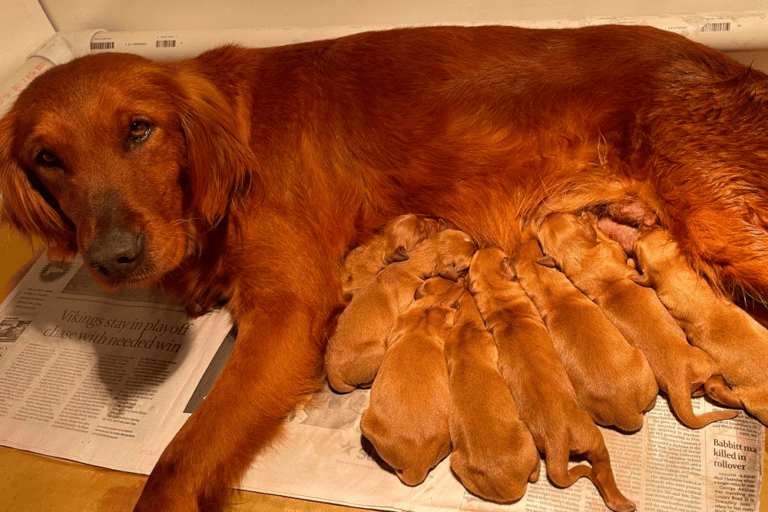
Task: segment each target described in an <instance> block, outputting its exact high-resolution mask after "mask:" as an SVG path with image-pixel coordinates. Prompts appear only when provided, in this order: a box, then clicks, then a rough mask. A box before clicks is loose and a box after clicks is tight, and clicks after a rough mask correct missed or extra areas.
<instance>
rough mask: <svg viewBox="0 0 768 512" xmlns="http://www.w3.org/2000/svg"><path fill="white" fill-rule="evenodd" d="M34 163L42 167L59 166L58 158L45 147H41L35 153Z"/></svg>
mask: <svg viewBox="0 0 768 512" xmlns="http://www.w3.org/2000/svg"><path fill="white" fill-rule="evenodd" d="M35 163H36V164H37V165H40V166H43V167H55V168H58V167H61V162H60V161H59V158H58V157H57V156H56V155H54V154H53V153H51V152H50V151H48V150H46V149H43V150H42V151H40V152H38V153H37V156H36V157H35Z"/></svg>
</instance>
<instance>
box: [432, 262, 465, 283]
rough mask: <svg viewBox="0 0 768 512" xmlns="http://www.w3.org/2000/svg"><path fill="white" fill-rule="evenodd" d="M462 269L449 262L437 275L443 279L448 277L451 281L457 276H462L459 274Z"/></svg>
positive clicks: (457, 277) (456, 278)
mask: <svg viewBox="0 0 768 512" xmlns="http://www.w3.org/2000/svg"><path fill="white" fill-rule="evenodd" d="M462 270H463V269H462ZM462 270H459V269H458V268H456V264H455V263H451V264H450V265H449V266H447V267H445V268H444V269H443V270H442V271H441V272H439V273H438V274H437V275H438V276H440V277H442V278H444V279H450V280H451V281H458V280H459V278H460V277H462V276H461V272H462Z"/></svg>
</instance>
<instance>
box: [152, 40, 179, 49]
mask: <svg viewBox="0 0 768 512" xmlns="http://www.w3.org/2000/svg"><path fill="white" fill-rule="evenodd" d="M175 47H176V40H175V39H170V40H168V41H155V48H175Z"/></svg>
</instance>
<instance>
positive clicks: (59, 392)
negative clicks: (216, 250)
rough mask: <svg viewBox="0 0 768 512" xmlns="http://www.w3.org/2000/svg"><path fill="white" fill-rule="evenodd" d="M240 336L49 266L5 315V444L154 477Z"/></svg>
mask: <svg viewBox="0 0 768 512" xmlns="http://www.w3.org/2000/svg"><path fill="white" fill-rule="evenodd" d="M231 327H232V323H231V320H230V318H229V315H228V314H226V313H224V312H222V311H218V312H213V313H211V314H208V315H206V316H203V317H201V318H199V319H196V320H190V319H188V318H187V315H186V312H185V310H184V308H183V307H182V306H181V305H180V304H178V303H174V302H173V301H171V300H170V299H168V298H167V297H164V296H162V295H159V294H153V293H149V292H146V291H141V290H125V291H120V292H116V293H111V294H106V293H104V292H102V291H101V290H100V289H99V288H98V287H97V286H96V284H95V282H94V281H93V280H92V278H91V276H90V274H89V273H88V271H87V269H86V268H85V267H84V265H83V264H82V261H81V260H74V261H71V262H65V263H63V264H59V265H54V264H51V263H48V262H47V261H46V260H45V258H44V257H43V258H40V259H39V260H38V261H37V263H36V264H35V265H34V266H33V267H32V268H31V270H30V271H29V273H28V274H27V275H26V277H25V278H24V279H23V280H22V282H21V283H20V284H19V286H17V288H16V289H15V290H14V291H13V292H12V294H11V295H10V296H9V297H8V299H7V300H6V301H5V302H3V304H2V305H0V443H1V444H3V445H6V446H10V447H13V448H21V449H25V450H29V451H34V452H38V453H42V454H46V455H53V456H58V457H63V458H67V459H73V460H77V461H80V462H86V463H90V464H95V465H99V466H106V467H110V468H113V469H121V470H126V471H133V472H140V473H148V472H149V471H151V469H152V466H153V465H154V463H155V462H156V461H157V459H158V457H159V456H160V453H161V452H162V450H163V448H164V447H165V445H166V444H167V443H168V442H169V441H170V439H171V438H172V437H173V435H174V434H175V433H176V432H177V431H178V429H179V428H180V427H181V425H182V424H183V422H184V420H185V419H186V416H188V414H186V415H185V414H184V409H185V407H186V405H181V404H180V401H184V400H186V401H189V399H190V397H191V396H192V394H193V393H194V392H195V388H196V386H197V384H198V382H200V381H201V379H202V378H203V376H204V375H205V370H206V367H207V366H208V364H209V363H210V362H211V361H212V360H213V359H214V356H215V355H216V353H217V351H218V350H219V348H220V347H221V346H222V340H224V338H225V336H226V335H227V332H228V331H229V329H230V328H231ZM214 378H215V377H214ZM208 380H209V381H210V382H212V380H213V379H211V378H209V379H208ZM199 394H200V393H199V392H198V395H199ZM197 400H200V398H199V397H198V398H197Z"/></svg>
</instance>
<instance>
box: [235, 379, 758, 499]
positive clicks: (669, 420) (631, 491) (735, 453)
mask: <svg viewBox="0 0 768 512" xmlns="http://www.w3.org/2000/svg"><path fill="white" fill-rule="evenodd" d="M368 397H369V391H368V390H356V391H354V392H352V393H349V394H346V395H342V394H337V393H334V392H333V391H331V390H330V389H328V388H327V387H326V388H325V389H324V390H323V391H322V392H321V393H320V394H319V395H318V397H317V400H316V402H315V403H314V404H313V405H310V406H309V407H307V408H305V409H303V410H301V411H299V412H298V413H296V415H295V416H294V417H293V418H292V420H291V422H290V423H289V426H288V435H287V437H286V438H285V439H284V441H283V442H282V443H281V444H280V445H279V446H278V447H277V448H275V449H274V450H273V451H272V452H270V453H268V454H266V455H264V456H262V457H261V458H260V459H258V460H257V461H256V462H255V463H254V464H253V466H252V468H251V471H250V473H249V474H248V475H247V477H246V479H245V481H244V483H243V487H244V488H245V489H249V490H253V491H259V492H266V493H271V494H281V495H288V496H293V497H298V498H304V499H309V500H314V501H326V502H332V503H337V504H341V505H347V506H352V507H358V508H371V509H378V510H392V511H398V512H400V511H409V512H410V511H413V512H439V511H446V512H447V511H456V510H462V511H473V512H562V511H564V510H567V511H573V512H604V511H606V510H608V508H607V507H606V506H605V504H604V503H603V500H602V498H601V497H600V495H599V494H598V492H597V490H596V489H595V487H594V485H592V483H591V482H590V481H589V480H588V479H586V478H582V479H581V480H579V481H577V482H576V483H575V484H574V485H573V486H571V487H569V488H567V489H560V488H557V487H555V486H554V485H553V484H551V482H549V481H548V480H547V476H546V465H545V464H546V463H544V464H542V470H541V474H540V476H539V481H538V482H536V483H533V484H528V490H527V492H526V494H525V496H524V497H523V499H521V500H520V501H519V502H517V503H515V504H513V505H496V504H493V503H489V502H486V501H483V500H480V499H478V498H476V497H473V496H472V495H471V494H469V493H468V492H467V491H466V490H465V489H464V488H463V487H462V486H461V484H460V483H459V481H458V480H457V479H456V478H455V477H454V476H453V474H452V473H451V471H450V464H449V459H445V460H443V461H442V462H441V463H440V464H439V465H438V466H437V467H436V468H435V469H434V470H432V472H431V473H430V474H429V476H428V477H427V479H426V481H425V482H424V483H423V484H421V485H419V486H416V487H407V486H405V485H403V484H402V483H401V482H400V480H399V479H398V478H397V476H395V474H394V473H393V472H391V471H388V470H387V469H386V464H384V463H383V462H381V461H380V459H379V458H378V457H377V456H376V453H375V451H374V449H373V447H372V446H371V445H370V443H368V442H367V441H366V439H365V438H364V437H362V434H361V432H360V416H361V415H362V413H363V411H365V409H366V408H367V406H368ZM693 403H694V412H696V413H697V414H701V413H702V412H705V411H709V410H713V409H715V407H713V406H712V405H711V404H710V403H708V402H707V401H706V400H705V399H703V398H697V399H694V400H693ZM600 430H601V431H602V433H603V437H604V438H605V442H606V445H607V447H608V450H609V451H610V454H611V459H612V465H613V470H614V473H615V476H616V480H617V483H618V485H619V488H620V489H621V491H622V492H623V493H624V495H625V496H627V497H628V498H629V499H631V500H632V501H634V502H635V504H636V505H637V506H638V510H640V511H644V512H651V511H655V512H726V511H739V512H757V511H759V508H760V504H759V496H760V483H761V479H762V457H763V445H764V443H765V428H764V427H763V426H762V425H761V424H760V423H759V422H758V421H757V420H755V419H753V418H751V417H749V416H747V415H745V414H744V413H742V414H740V415H739V416H737V417H736V418H734V419H732V420H727V421H721V422H716V423H713V424H711V425H709V426H707V427H705V428H703V429H700V430H691V429H689V428H687V427H685V426H683V425H682V424H681V423H680V422H679V421H677V419H676V418H675V417H674V416H673V414H672V412H671V411H670V409H669V405H668V403H667V401H666V400H665V399H664V398H662V397H659V398H658V400H657V403H656V406H655V407H654V409H653V410H651V411H650V412H649V413H648V414H646V421H645V424H644V426H643V428H642V429H641V430H640V431H638V432H636V433H633V434H629V435H628V434H623V433H619V432H617V431H615V430H611V429H605V428H601V429H600Z"/></svg>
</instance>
